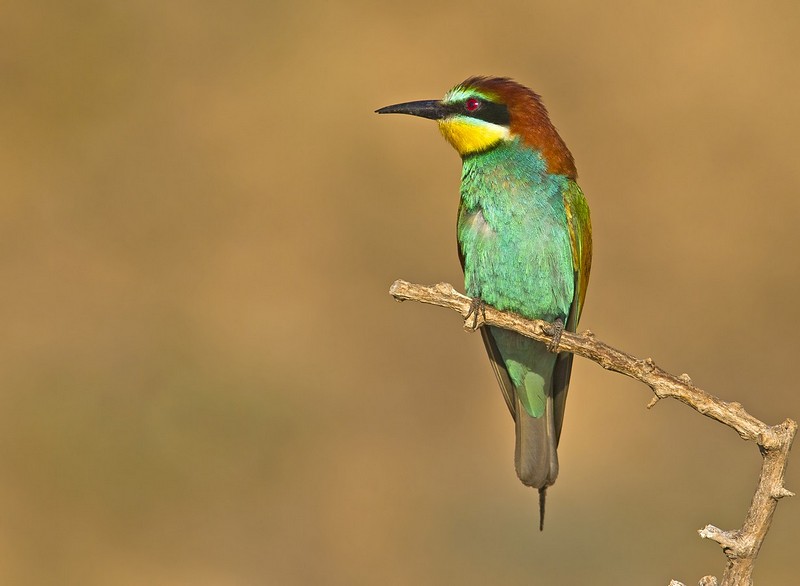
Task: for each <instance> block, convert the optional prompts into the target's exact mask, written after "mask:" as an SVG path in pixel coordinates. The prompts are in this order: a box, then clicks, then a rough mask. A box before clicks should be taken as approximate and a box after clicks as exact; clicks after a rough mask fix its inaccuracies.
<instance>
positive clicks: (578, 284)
mask: <svg viewBox="0 0 800 586" xmlns="http://www.w3.org/2000/svg"><path fill="white" fill-rule="evenodd" d="M378 112H379V113H381V114H390V113H397V114H410V115H413V116H420V117H423V118H429V119H432V120H436V121H437V122H438V124H439V129H440V130H441V132H442V134H443V135H444V137H445V139H447V141H448V142H449V143H450V144H451V145H453V147H454V148H455V149H456V150H457V151H458V153H459V154H460V155H461V157H462V159H463V172H462V179H461V205H460V207H459V212H458V246H459V253H460V257H461V266H462V267H463V269H464V280H465V284H466V289H467V294H468V295H470V296H471V297H473V298H476V299H480V300H482V301H483V302H484V303H486V304H488V305H491V306H494V307H496V308H497V309H501V310H506V311H511V312H514V313H517V314H519V315H521V316H523V317H527V318H535V319H542V320H546V321H549V322H560V323H561V324H562V325H564V327H565V328H566V329H567V330H570V331H574V330H575V328H576V327H577V325H578V319H579V317H580V313H581V309H582V306H583V299H584V296H585V294H586V286H587V284H588V281H589V270H590V265H591V258H592V241H591V225H590V221H589V208H588V206H587V205H586V200H585V199H584V197H583V193H582V192H581V189H580V187H578V184H577V183H576V182H575V177H576V176H577V172H576V170H575V164H574V161H573V159H572V155H571V154H570V152H569V150H568V149H567V147H566V145H565V144H564V142H563V141H562V140H561V137H560V136H559V135H558V133H557V132H556V129H555V127H554V126H553V125H552V123H551V122H550V119H549V117H548V115H547V110H546V109H545V108H544V105H543V104H542V102H541V100H540V98H539V96H538V95H537V94H535V93H534V92H533V91H531V90H530V89H528V88H526V87H524V86H522V85H520V84H518V83H516V82H515V81H513V80H510V79H508V78H503V77H472V78H469V79H467V80H466V81H464V82H462V83H461V84H459V85H457V86H456V87H454V88H453V89H452V90H450V91H449V92H448V93H447V94H446V95H445V97H444V99H443V100H440V101H439V100H422V101H416V102H405V103H402V104H395V105H393V106H386V107H385V108H381V109H379V110H378ZM481 334H482V336H483V340H484V343H485V345H486V350H487V351H488V353H489V358H490V360H491V363H492V367H493V368H494V371H495V374H496V375H497V379H498V381H499V382H500V388H501V389H502V391H503V396H504V398H505V400H506V404H507V405H508V409H509V411H510V412H511V416H512V417H513V418H514V426H515V430H516V451H515V457H514V460H515V464H516V470H517V475H518V476H519V478H520V480H521V481H522V482H523V483H524V484H526V485H528V486H532V487H535V488H538V489H539V504H540V507H541V515H542V516H541V520H540V527H541V523H542V522H543V519H544V495H545V490H546V489H547V487H548V486H550V485H552V484H553V483H554V482H555V480H556V476H557V475H558V457H557V454H556V448H557V446H558V440H559V437H560V435H561V424H562V422H563V420H564V406H565V403H566V397H567V388H568V386H569V377H570V370H571V368H572V355H571V354H567V353H560V354H553V353H551V352H550V351H549V350H548V348H547V347H546V346H545V345H544V344H542V343H540V342H536V341H534V340H531V339H530V338H526V337H524V336H522V335H520V334H517V333H515V332H511V331H507V330H503V329H499V328H495V327H483V328H481Z"/></svg>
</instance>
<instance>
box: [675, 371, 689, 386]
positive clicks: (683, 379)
mask: <svg viewBox="0 0 800 586" xmlns="http://www.w3.org/2000/svg"><path fill="white" fill-rule="evenodd" d="M678 380H679V381H681V382H682V383H684V384H687V385H691V384H692V377H690V376H689V375H688V374H686V373H685V372H684V373H683V374H681V375H680V376H679V377H678Z"/></svg>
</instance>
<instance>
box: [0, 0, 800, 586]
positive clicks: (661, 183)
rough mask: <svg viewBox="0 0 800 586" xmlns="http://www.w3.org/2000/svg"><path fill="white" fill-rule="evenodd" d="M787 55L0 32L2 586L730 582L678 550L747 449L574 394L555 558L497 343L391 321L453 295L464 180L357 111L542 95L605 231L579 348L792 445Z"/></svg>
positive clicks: (315, 14) (799, 19)
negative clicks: (776, 433)
mask: <svg viewBox="0 0 800 586" xmlns="http://www.w3.org/2000/svg"><path fill="white" fill-rule="evenodd" d="M799 24H800V4H798V3H797V2H794V1H789V0H787V1H784V2H772V3H769V5H768V6H766V5H765V4H764V3H763V2H756V1H755V0H745V1H743V2H737V3H735V4H731V3H728V4H721V3H718V2H711V1H700V2H697V1H691V2H689V1H677V2H673V3H670V5H669V7H666V6H665V5H664V4H663V2H659V3H657V2H640V3H635V4H632V3H628V2H621V1H617V0H610V1H609V2H603V3H594V2H586V1H574V2H573V1H566V2H559V3H552V2H548V3H544V2H520V1H517V2H513V1H503V0H498V1H497V2H494V3H492V4H490V5H488V4H486V3H477V2H457V3H456V2H438V3H434V4H431V3H430V2H428V1H427V0H426V1H423V0H410V1H409V2H405V3H403V4H396V3H378V2H365V1H353V2H349V3H325V2H309V3H297V2H281V1H275V0H273V1H272V2H263V1H258V2H256V1H248V0H241V1H234V2H229V3H226V4H224V5H222V4H220V3H215V2H205V1H196V2H184V1H180V0H179V1H177V2H153V1H147V0H139V1H134V2H126V3H112V2H92V1H82V0H78V1H75V2H68V3H65V2H55V1H49V2H48V1H36V2H22V1H20V0H12V1H11V2H7V3H6V4H5V6H4V10H3V19H2V22H0V33H1V34H0V71H1V72H2V77H3V83H2V85H0V125H1V126H2V129H3V130H2V132H1V133H0V173H2V185H3V189H2V192H1V193H0V206H1V207H0V279H1V282H2V287H0V324H2V332H3V335H2V337H0V526H1V527H2V531H0V582H2V583H3V584H15V585H16V584H20V585H39V584H41V585H50V584H59V585H73V584H74V585H82V586H87V585H88V586H91V585H98V586H99V585H107V584H114V585H118V586H126V585H138V584H152V585H177V584H192V585H193V586H199V585H215V586H216V585H223V586H227V585H250V584H253V585H255V584H276V585H290V586H294V585H306V584H330V585H354V584H355V585H358V584H364V585H370V584H421V585H439V584H468V585H478V584H500V583H502V584H579V583H589V582H591V583H592V584H594V585H612V584H654V585H656V584H662V585H665V584H667V583H668V582H669V580H670V579H672V578H675V579H680V580H682V581H684V582H686V583H687V584H690V583H697V580H698V579H699V578H700V577H701V576H703V575H705V574H710V573H714V574H717V575H720V574H721V571H722V568H723V566H724V563H723V562H724V558H723V555H722V552H721V550H720V548H719V547H718V546H717V545H716V544H714V543H712V542H705V541H702V540H700V539H699V538H698V536H697V533H696V530H697V529H699V528H701V527H703V526H704V525H705V524H707V523H714V524H716V525H718V526H720V527H723V528H736V527H739V526H740V524H741V522H742V520H743V518H744V514H745V511H746V509H747V507H748V505H749V502H750V497H751V495H752V492H753V489H754V487H755V482H756V478H757V473H758V470H759V465H760V457H759V454H758V450H757V449H756V447H755V446H754V445H752V444H747V443H745V442H743V441H742V440H740V439H739V437H738V436H737V435H736V434H735V433H734V432H733V431H731V430H729V429H727V428H725V427H723V426H721V425H719V424H716V423H712V422H711V421H709V420H706V419H704V418H703V417H701V416H699V415H697V414H696V413H694V412H692V411H691V410H689V409H688V408H686V407H685V406H683V405H680V404H678V403H677V402H670V401H663V402H661V403H659V404H658V406H657V407H655V408H654V409H652V410H650V411H647V410H645V405H646V404H647V402H648V401H649V400H650V397H651V395H650V392H649V390H648V389H647V388H646V387H643V386H642V385H640V384H637V383H634V382H632V381H629V380H627V379H625V378H623V377H621V376H619V375H616V374H612V373H608V372H605V371H603V370H602V369H601V368H600V367H598V366H596V365H594V364H592V363H589V362H587V361H585V360H582V359H577V360H576V362H575V369H574V372H573V378H572V387H571V390H570V401H569V404H568V410H567V417H566V420H565V426H564V435H563V437H562V442H561V447H560V460H561V474H560V477H559V480H558V483H557V484H556V485H555V486H554V487H553V488H552V489H551V490H550V492H549V499H548V511H547V523H546V528H545V531H544V533H539V531H538V528H537V514H538V513H537V499H536V494H535V492H534V491H531V490H529V489H526V488H524V487H523V486H522V485H521V484H520V483H519V482H518V481H517V479H516V476H515V474H514V469H513V435H514V434H513V426H512V422H511V419H510V418H509V416H508V413H507V411H506V407H505V404H504V402H503V400H502V397H501V394H500V391H499V390H498V388H497V385H496V383H495V381H494V379H493V375H492V372H491V368H490V367H489V364H488V361H487V359H486V357H485V355H484V350H483V346H482V344H481V341H480V336H478V335H470V334H466V333H464V332H463V331H462V327H461V320H460V319H459V317H458V316H457V315H456V314H454V313H452V312H448V311H445V310H443V309H436V308H430V307H425V306H421V305H418V304H413V303H406V304H403V305H399V304H397V303H395V302H394V301H393V300H392V299H391V298H390V296H389V294H388V288H389V285H390V284H391V283H392V281H393V280H394V279H397V278H404V279H408V280H412V281H417V282H421V283H434V282H438V281H449V282H451V283H454V284H456V286H458V287H459V288H460V287H461V286H462V281H461V274H460V269H459V265H458V260H457V256H456V248H455V234H454V225H455V214H456V207H457V202H458V184H459V179H460V162H459V160H458V157H457V155H456V154H455V152H454V151H453V150H452V149H451V148H450V147H449V146H448V145H447V144H446V143H445V142H444V141H443V140H442V139H441V137H440V136H439V133H438V131H437V129H436V126H435V124H433V123H430V122H429V121H423V120H420V119H412V118H409V117H399V116H398V117H378V116H376V115H374V114H373V110H374V109H375V108H378V107H380V106H384V105H387V104H392V103H396V102H400V101H407V100H414V99H428V98H437V97H440V96H442V95H443V94H444V92H445V91H446V90H447V89H448V88H450V87H451V86H452V85H454V84H455V83H457V82H459V81H461V80H462V79H464V78H466V77H467V76H469V75H472V74H495V75H509V76H512V77H514V78H516V79H518V80H519V81H521V82H523V83H525V84H526V85H530V86H531V87H533V88H535V89H536V90H537V91H538V92H539V93H541V94H542V95H543V96H544V99H545V103H546V104H547V106H548V107H549V109H550V112H551V115H552V118H553V120H554V122H555V124H556V125H557V126H558V128H559V130H560V132H561V134H562V136H563V137H564V139H565V140H566V142H567V144H568V145H569V146H570V148H571V150H572V152H573V154H574V155H575V158H576V161H577V163H578V169H579V172H580V183H581V185H582V187H583V190H584V192H585V193H586V195H587V197H588V199H589V202H590V205H591V207H592V214H593V223H594V237H595V257H594V269H593V274H592V282H591V284H590V287H589V293H588V297H587V305H586V308H585V312H584V317H583V321H582V324H581V327H582V328H591V329H592V330H594V331H595V332H596V334H597V335H598V336H599V337H600V338H601V339H603V340H605V341H607V342H609V343H611V344H613V345H616V346H618V347H620V348H623V349H625V350H627V351H629V352H632V353H635V354H638V355H640V356H643V357H644V356H652V357H653V358H654V359H655V360H656V361H657V362H658V363H659V364H660V365H661V366H663V367H664V368H666V369H667V370H670V371H673V372H675V373H681V372H688V373H689V374H690V375H691V376H692V377H693V379H694V380H695V382H696V383H697V384H698V385H700V386H701V387H703V388H705V389H707V390H709V391H710V392H712V393H715V394H718V395H719V396H721V397H723V398H725V399H727V400H736V401H740V402H742V403H743V404H744V406H745V407H746V408H747V409H748V410H749V411H750V412H751V413H752V414H753V415H755V416H757V417H759V418H761V419H763V420H764V421H766V422H768V423H778V422H780V421H782V420H783V419H784V418H786V417H794V418H797V417H800V394H798V392H797V377H796V362H795V361H796V360H797V355H798V351H800V343H799V342H798V338H797V334H796V331H797V323H798V320H800V308H798V304H797V299H798V294H799V293H800V291H799V290H798V289H799V288H800V272H799V271H800V258H798V246H800V235H799V234H798V229H797V223H798V218H800V198H799V197H798V185H800V167H799V166H798V147H797V136H798V135H800V115H799V114H798V108H797V104H798V102H800V78H799V77H798V55H800V37H798V35H797V34H796V33H797V27H798V25H799ZM794 456H795V458H794V460H797V454H794ZM799 472H800V467H798V466H796V465H793V466H791V467H790V469H789V476H788V479H787V487H788V488H789V489H791V490H798V489H800V475H799V474H798V473H799ZM799 522H800V502H796V501H793V500H787V501H784V502H782V503H781V504H780V505H779V507H778V510H777V514H776V516H775V520H774V524H773V528H772V531H771V533H770V535H769V538H768V539H767V541H766V544H765V547H764V549H763V550H762V553H761V556H760V559H759V562H758V564H757V569H756V581H757V582H760V583H764V584H786V583H793V582H796V576H797V572H798V568H800V565H799V563H798V551H797V538H796V535H797V526H798V523H799Z"/></svg>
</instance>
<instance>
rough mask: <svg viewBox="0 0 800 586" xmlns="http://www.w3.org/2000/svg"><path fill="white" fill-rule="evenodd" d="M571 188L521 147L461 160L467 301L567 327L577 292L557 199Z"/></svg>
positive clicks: (561, 203) (516, 145)
mask: <svg viewBox="0 0 800 586" xmlns="http://www.w3.org/2000/svg"><path fill="white" fill-rule="evenodd" d="M569 181H570V180H569V179H568V178H566V177H564V176H562V175H551V174H549V173H547V170H546V165H545V163H544V161H543V160H542V158H541V156H539V154H538V153H537V152H536V151H534V150H532V149H529V148H527V147H525V146H523V145H522V144H521V143H519V142H518V141H514V142H509V143H506V144H503V145H501V146H499V147H497V148H495V149H493V150H491V151H488V152H486V153H482V154H479V155H474V156H471V157H468V158H466V159H465V160H464V167H463V174H462V183H461V207H460V210H459V218H458V244H459V248H460V250H461V256H462V261H463V265H464V278H465V284H466V289H467V294H468V295H470V296H472V297H476V296H477V297H481V298H482V299H483V300H484V301H486V302H487V303H488V304H489V305H492V306H494V307H497V308H498V309H503V310H510V311H514V312H516V313H519V314H521V315H523V316H526V317H531V318H540V319H545V320H548V321H553V320H555V319H556V318H561V319H562V320H564V321H566V318H567V315H568V314H569V309H570V304H571V303H572V299H573V295H574V291H575V283H574V272H573V265H572V252H571V248H570V238H569V230H568V227H567V215H566V212H565V210H564V198H563V195H562V194H563V191H564V189H565V188H566V187H567V185H568V183H569Z"/></svg>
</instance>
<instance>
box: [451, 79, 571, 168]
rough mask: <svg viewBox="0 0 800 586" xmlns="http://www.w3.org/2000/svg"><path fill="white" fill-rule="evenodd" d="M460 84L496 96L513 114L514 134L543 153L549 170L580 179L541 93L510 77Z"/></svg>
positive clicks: (471, 80)
mask: <svg viewBox="0 0 800 586" xmlns="http://www.w3.org/2000/svg"><path fill="white" fill-rule="evenodd" d="M460 85H461V86H462V87H471V88H475V89H477V90H479V91H482V92H484V93H487V94H489V95H492V94H494V95H496V96H497V97H498V99H499V100H500V101H501V102H503V103H504V104H505V105H506V106H507V107H508V111H509V113H510V114H511V126H510V130H511V132H512V133H513V134H516V135H517V136H520V137H522V140H523V141H524V142H525V143H527V144H528V145H530V146H531V147H533V148H535V149H537V150H539V151H541V153H542V156H543V157H544V160H545V161H546V162H547V170H548V171H549V172H550V173H555V174H558V175H566V176H567V177H570V178H571V179H575V178H577V176H578V172H577V170H576V169H575V161H574V160H573V159H572V153H570V152H569V149H568V148H567V145H566V144H564V141H563V140H561V137H560V136H559V135H558V131H556V128H555V126H553V123H552V122H550V116H549V115H548V114H547V109H546V108H545V107H544V104H543V103H542V98H541V97H540V96H539V95H538V94H536V93H535V92H534V91H532V90H530V89H528V88H526V87H525V86H524V85H521V84H519V83H517V82H516V81H514V80H513V79H509V78H507V77H470V78H469V79H467V80H465V81H464V82H463V83H461V84H460Z"/></svg>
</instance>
